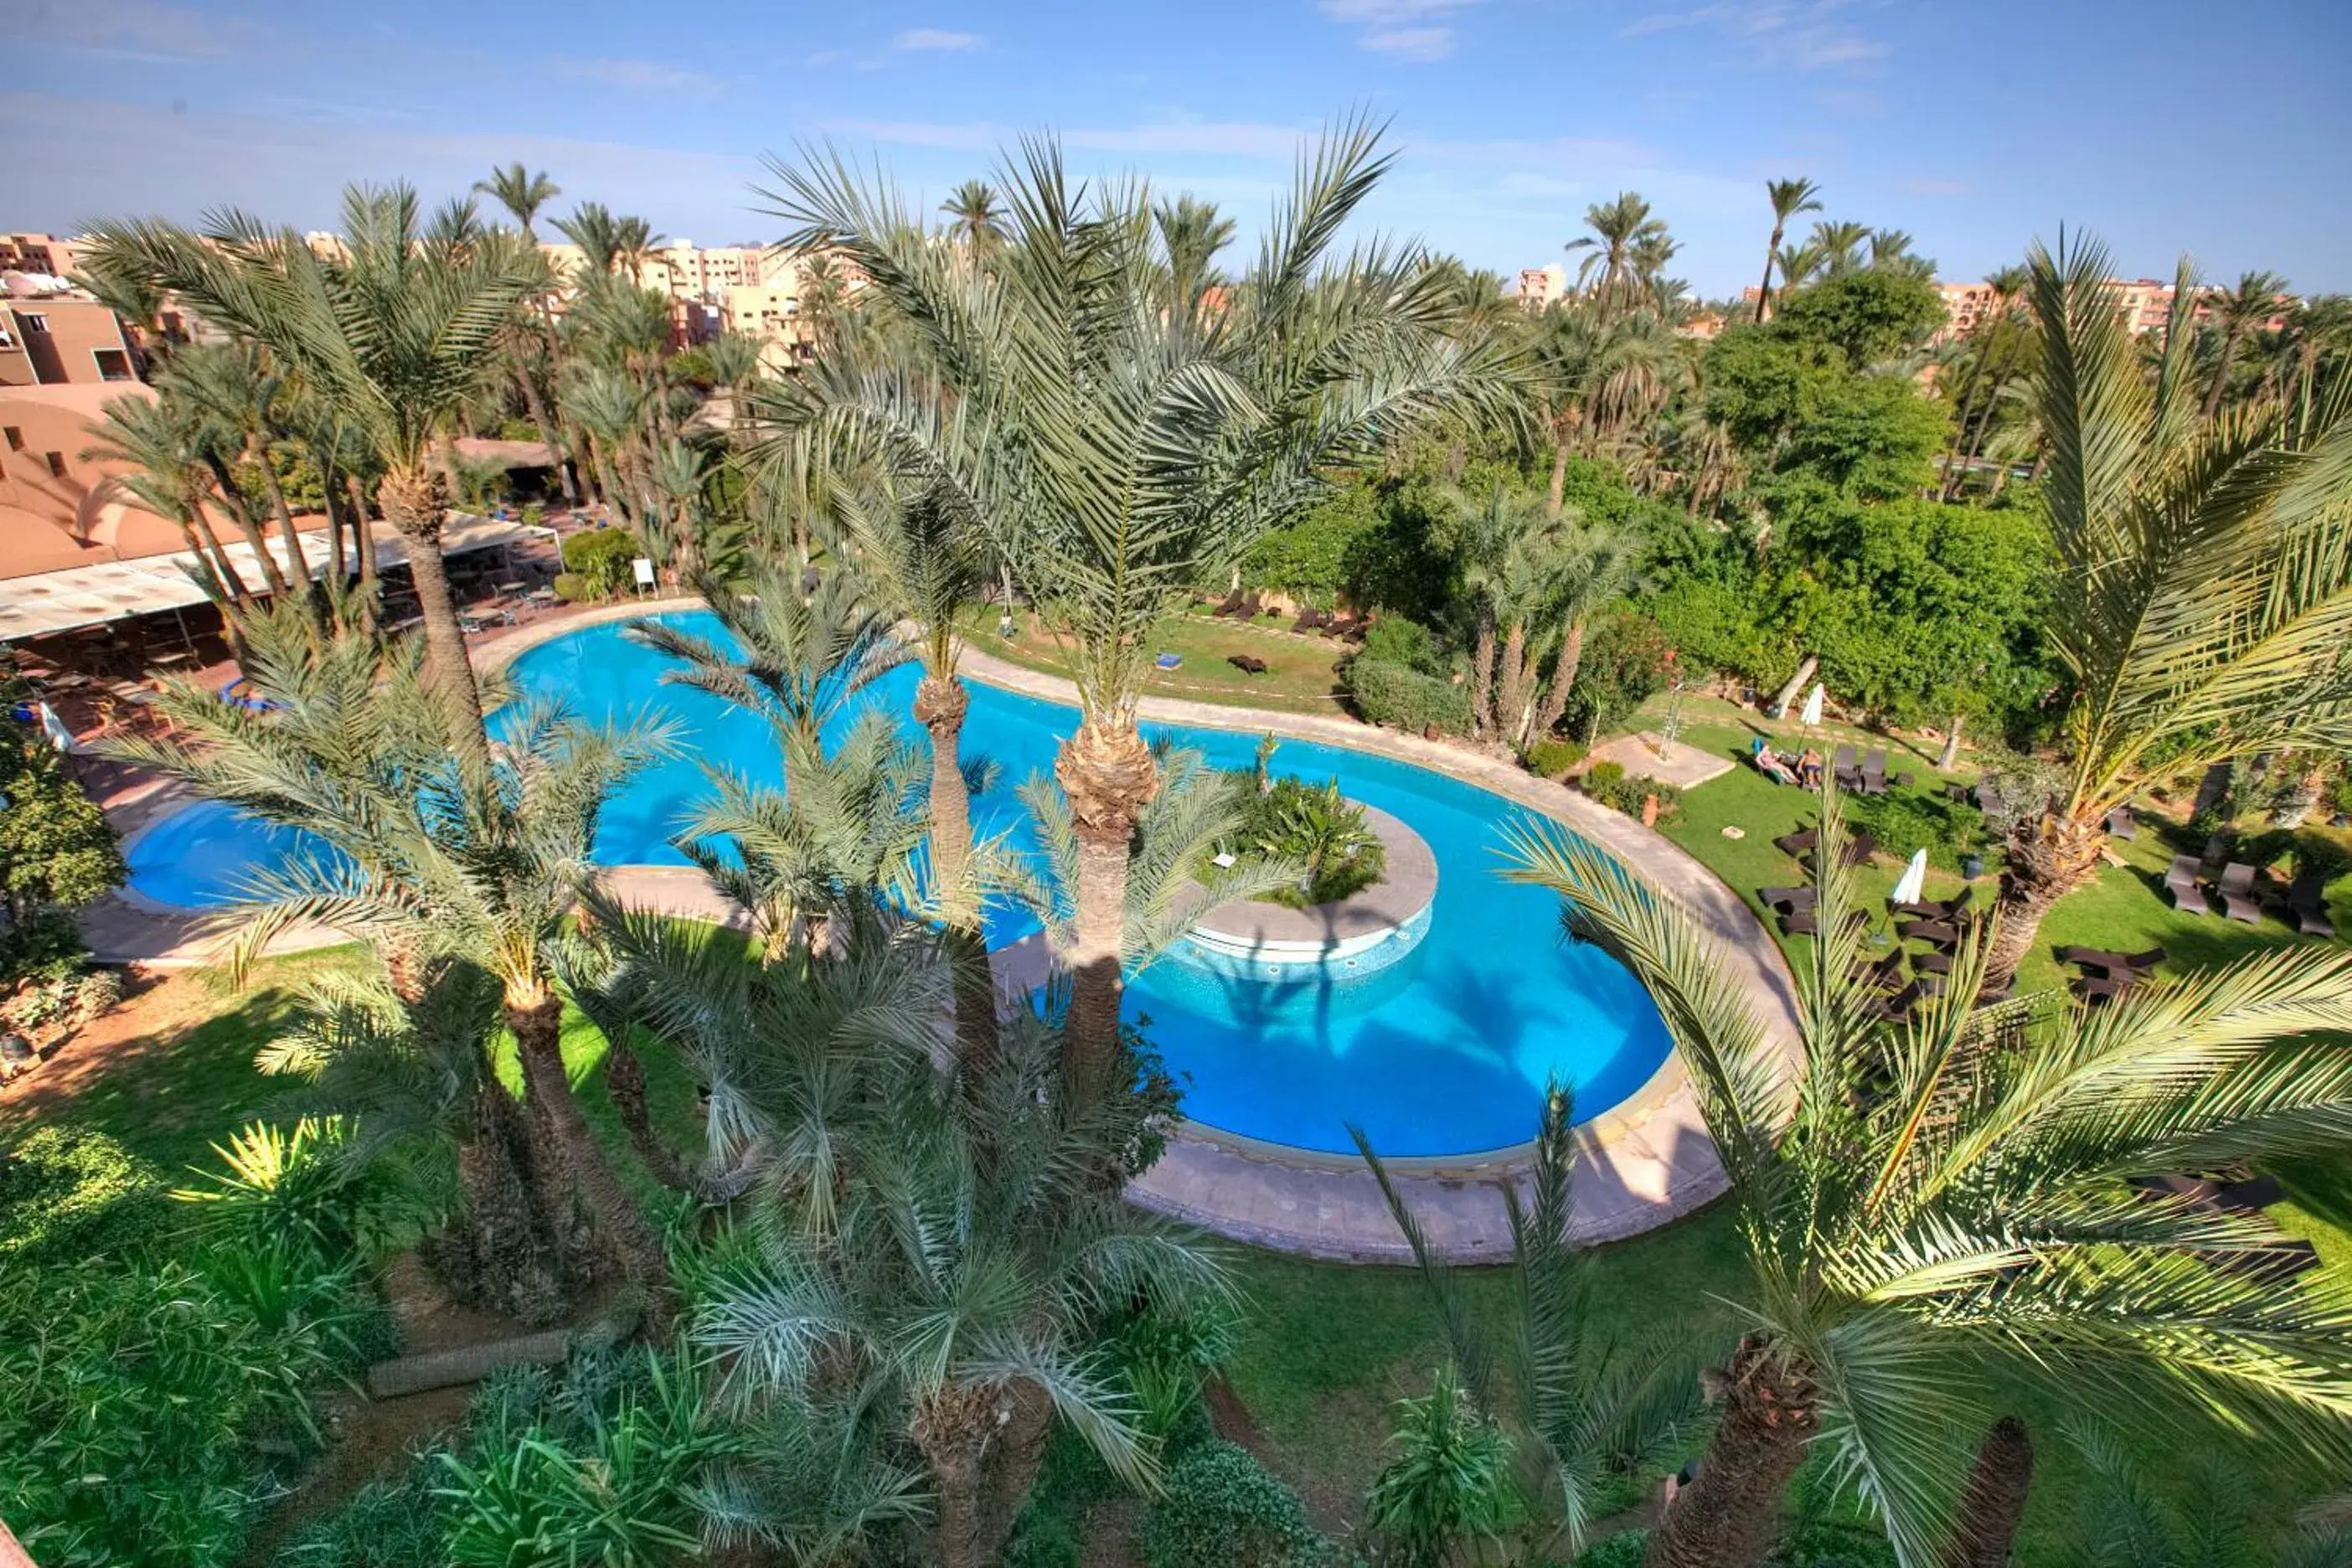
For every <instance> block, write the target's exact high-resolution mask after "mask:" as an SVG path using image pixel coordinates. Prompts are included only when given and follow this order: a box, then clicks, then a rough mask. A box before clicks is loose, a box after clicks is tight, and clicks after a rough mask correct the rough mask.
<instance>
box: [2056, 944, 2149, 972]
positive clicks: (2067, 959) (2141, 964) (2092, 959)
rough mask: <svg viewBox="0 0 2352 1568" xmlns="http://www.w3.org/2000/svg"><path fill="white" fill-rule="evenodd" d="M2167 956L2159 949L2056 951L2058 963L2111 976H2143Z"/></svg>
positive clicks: (2073, 949) (2070, 948)
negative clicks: (2075, 965)
mask: <svg viewBox="0 0 2352 1568" xmlns="http://www.w3.org/2000/svg"><path fill="white" fill-rule="evenodd" d="M2167 956H2168V954H2167V953H2166V952H2165V951H2164V949H2162V948H2160V947H2151V948H2149V949H2148V950H2147V952H2108V951H2107V950H2106V949H2105V948H2103V947H2062V948H2060V949H2059V950H2058V962H2059V963H2072V964H2077V965H2080V966H2081V967H2083V968H2084V969H2104V970H2105V971H2106V972H2107V973H2108V974H2109V975H2111V976H2113V975H2117V974H2119V973H2130V974H2133V975H2138V976H2145V975H2146V974H2147V972H2148V971H2150V970H2152V969H2154V968H2155V967H2156V966H2157V965H2158V964H2159V963H2163V962H2164V961H2165V959H2166V957H2167Z"/></svg>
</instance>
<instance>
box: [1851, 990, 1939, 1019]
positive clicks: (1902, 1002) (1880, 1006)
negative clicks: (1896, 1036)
mask: <svg viewBox="0 0 2352 1568" xmlns="http://www.w3.org/2000/svg"><path fill="white" fill-rule="evenodd" d="M1927 994H1928V993H1927V984H1926V983H1925V982H1923V981H1918V980H1914V981H1913V982H1911V984H1908V985H1906V986H1905V987H1904V988H1903V989H1902V990H1900V991H1897V992H1896V993H1895V994H1894V995H1892V996H1881V997H1876V998H1874V999H1873V1000H1871V1001H1869V1002H1865V1003H1864V1004H1863V1011H1864V1012H1866V1013H1868V1014H1869V1015H1870V1016H1873V1017H1874V1018H1883V1019H1885V1021H1886V1022H1888V1023H1890V1024H1900V1023H1903V1022H1905V1021H1906V1020H1907V1019H1908V1018H1909V1017H1910V1016H1911V1009H1913V1008H1914V1007H1916V1006H1917V1005H1919V1003H1920V1000H1921V999H1922V998H1923V997H1925V996H1926V995H1927Z"/></svg>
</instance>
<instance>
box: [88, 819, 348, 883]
mask: <svg viewBox="0 0 2352 1568" xmlns="http://www.w3.org/2000/svg"><path fill="white" fill-rule="evenodd" d="M324 848H325V846H324V845H322V844H321V843H320V841H319V840H317V839H315V838H313V837H310V835H309V834H307V833H304V832H302V831H301V830H300V829H299V828H294V827H280V826H277V825H276V824H274V823H268V822H261V821H258V820H257V819H256V818H253V817H250V816H247V815H246V814H245V813H243V812H241V811H239V810H237V809H236V807H235V806H233V805H222V804H221V803H220V802H218V801H216V800H200V801H197V802H196V803H195V804H194V805H186V806H182V807H181V808H180V809H178V810H176V811H173V812H171V813H170V814H168V815H167V816H163V817H162V818H161V819H159V820H158V821H156V822H154V823H152V824H151V825H150V826H146V827H143V828H142V829H140V831H139V832H137V833H135V834H133V835H132V836H131V841H130V843H128V844H126V845H125V846H123V858H124V859H126V860H128V861H129V862H130V863H131V889H132V890H133V891H135V892H138V893H140V894H142V895H144V896H145V897H147V898H150V899H152V900H155V901H156V902H158V903H163V904H175V905H178V906H179V907H181V908H183V909H204V908H206V907H209V906H211V905H214V904H226V903H233V902H235V901H236V900H238V899H241V898H244V897H245V896H246V895H247V892H248V891H250V889H251V888H252V885H253V879H254V877H255V875H256V874H257V873H258V872H261V871H265V870H268V869H269V868H272V867H277V866H283V865H285V864H286V863H287V862H288V861H289V860H291V859H293V858H296V857H297V856H299V855H300V854H302V853H304V852H305V851H308V852H310V853H312V854H317V853H319V852H320V851H321V850H323V849H324Z"/></svg>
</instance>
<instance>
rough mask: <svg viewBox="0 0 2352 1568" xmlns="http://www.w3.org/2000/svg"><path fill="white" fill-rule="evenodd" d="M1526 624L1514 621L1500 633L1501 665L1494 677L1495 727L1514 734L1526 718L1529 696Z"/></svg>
mask: <svg viewBox="0 0 2352 1568" xmlns="http://www.w3.org/2000/svg"><path fill="white" fill-rule="evenodd" d="M1527 648H1528V628H1527V626H1525V625H1524V624H1521V623H1516V622H1515V623H1514V624H1513V625H1512V626H1511V629H1510V630H1509V631H1507V632H1506V633H1504V634H1503V668H1502V673H1501V675H1500V677H1499V678H1498V679H1496V694H1495V709H1496V713H1495V720H1496V729H1497V730H1498V731H1501V730H1508V731H1511V732H1512V733H1513V734H1516V733H1517V731H1518V730H1519V728H1520V727H1521V726H1522V725H1524V724H1525V723H1526V721H1527V709H1528V696H1529V695H1530V694H1529V692H1528V668H1527V666H1528V656H1527Z"/></svg>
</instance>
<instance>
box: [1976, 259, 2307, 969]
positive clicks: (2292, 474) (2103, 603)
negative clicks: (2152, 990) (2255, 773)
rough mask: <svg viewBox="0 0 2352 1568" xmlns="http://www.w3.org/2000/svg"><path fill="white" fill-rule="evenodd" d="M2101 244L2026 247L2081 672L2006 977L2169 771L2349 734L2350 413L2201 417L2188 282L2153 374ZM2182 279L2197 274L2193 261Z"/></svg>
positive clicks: (2053, 487) (2029, 811) (2050, 634)
mask: <svg viewBox="0 0 2352 1568" xmlns="http://www.w3.org/2000/svg"><path fill="white" fill-rule="evenodd" d="M2107 265H2108V258H2107V254H2106V252H2105V249H2104V248H2102V247H2099V246H2098V245H2096V244H2095V243H2091V242H2087V241H2084V240H2079V239H2078V240H2075V241H2074V243H2073V244H2072V245H2063V244H2062V245H2061V247H2060V248H2059V250H2058V252H2057V253H2056V254H2055V255H2054V256H2053V255H2052V254H2050V253H2048V252H2046V251H2043V250H2042V249H2041V248H2040V247H2036V248H2035V249H2034V251H2033V252H2032V255H2031V257H2030V258H2028V262H2027V268H2028V270H2029V271H2030V272H2031V273H2032V284H2031V286H2030V294H2031V298H2032V305H2033V311H2034V316H2035V318H2036V322H2037V330H2038V335H2039V338H2040V348H2041V362H2042V363H2041V368H2040V372H2039V374H2038V376H2037V378H2036V382H2035V386H2034V394H2035V397H2036V400H2037V402H2038V405H2039V414H2040V419H2041V426H2042V437H2043V438H2044V440H2045V441H2046V442H2047V443H2048V457H2049V468H2048V475H2047V478H2046V479H2045V481H2044V485H2043V494H2044V496H2045V498H2046V504H2047V506H2048V509H2049V513H2050V524H2051V531H2052V532H2053V536H2054V538H2055V541H2056V544H2057V550H2058V556H2059V560H2060V563H2061V565H2062V569H2063V573H2064V574H2065V575H2064V584H2063V587H2062V588H2061V589H2060V591H2058V592H2056V593H2054V594H2053V595H2052V596H2051V600H2050V613H2049V616H2048V617H2047V618H2046V620H2045V622H2044V630H2043V635H2044V637H2047V638H2048V640H2049V644H2050V647H2052V648H2053V650H2054V651H2055V652H2056V653H2057V655H2058V657H2059V658H2062V659H2063V660H2064V661H2065V664H2066V667H2067V668H2068V670H2069V671H2070V672H2071V674H2072V675H2073V677H2074V695H2073V697H2072V700H2070V701H2069V703H2068V705H2067V707H2066V710H2065V715H2064V718H2063V722H2062V726H2061V730H2060V733H2061V734H2062V736H2063V745H2064V748H2065V752H2066V756H2065V769H2066V771H2065V775H2064V780H2063V786H2062V788H2061V790H2060V792H2059V793H2057V794H2054V795H2052V796H2051V797H2050V798H2049V799H2048V800H2046V801H2034V802H2031V803H2028V805H2027V807H2026V808H2025V809H2024V810H2022V811H2021V812H2020V813H2019V814H2018V816H2016V818H2015V819H2014V821H2013V822H2012V823H2011V826H2010V827H2009V830H2008V856H2007V861H2008V863H2007V865H2006V867H2005V868H2004V869H2003V870H2002V873H2001V892H2000V922H1999V924H1998V926H1997V927H1996V930H1995V933H1994V936H1993V939H1992V962H1991V964H1990V972H1991V975H1992V979H1993V981H1994V983H1995V984H2000V983H2003V982H2006V981H2007V980H2008V979H2009V978H2010V977H2011V976H2012V975H2014V974H2015V973H2017V968H2018V965H2019V964H2020V963H2022V962H2023V960H2024V958H2025V955H2026V953H2027V952H2030V951H2031V950H2032V946H2033V942H2034V937H2035V933H2036V932H2037V931H2039V929H2040V927H2041V923H2042V916H2043V915H2044V914H2045V913H2047V912H2048V911H2049V909H2050V907H2051V906H2052V905H2053V904H2054V903H2056V902H2057V901H2058V900H2060V899H2061V898H2063V897H2064V896H2065V895H2066V894H2067V893H2068V892H2070V891H2072V890H2073V889H2075V888H2077V887H2080V886H2081V885H2082V884H2083V883H2084V881H2086V880H2088V879H2090V878H2091V877H2093V876H2094V875H2095V874H2096V873H2097V870H2098V868H2099V863H2100V859H2099V852H2100V849H2101V847H2103V846H2104V845H2105V842H2106V835H2105V826H2104V825H2105V821H2106V817H2107V814H2108V813H2109V812H2110V811H2112V810H2114V809H2115V808H2116V806H2119V805H2124V804H2126V802H2128V801H2129V800H2131V799H2132V798H2133V796H2134V795H2137V794H2138V793H2139V792H2140V791H2141V790H2142V789H2143V788H2144V787H2146V786H2147V784H2150V783H2151V782H2153V781H2156V780H2158V779H2163V778H2171V777H2180V776H2188V775H2191V774H2194V773H2199V772H2200V771H2201V770H2203V769H2205V768H2207V767H2210V766H2211V765H2213V764H2216V763H2224V762H2229V761H2231V760H2234V759H2237V758H2242V757H2246V756H2251V755H2252V754H2254V753H2256V752H2275V751H2284V750H2289V749H2299V748H2303V747H2306V746H2318V747H2330V746H2333V747H2338V748H2340V747H2341V745H2342V743H2343V739H2344V736H2345V726H2346V723H2347V720H2352V689H2347V686H2346V685H2345V683H2344V680H2343V678H2342V674H2341V671H2340V669H2339V668H2338V664H2337V658H2336V650H2338V649H2340V648H2341V647H2344V646H2345V645H2346V643H2347V639H2352V508H2347V507H2346V506H2345V505H2344V501H2345V500H2346V498H2347V496H2352V422H2347V421H2346V420H2345V418H2344V417H2343V413H2344V409H2343V407H2342V402H2341V400H2336V402H2334V403H2332V404H2331V405H2327V406H2326V407H2322V408H2319V409H2316V410H2315V411H2313V412H2312V413H2311V414H2310V415H2309V416H2305V415H2303V414H2301V413H2296V412H2292V411H2287V410H2284V409H2280V408H2277V407H2274V406H2273V407H2271V408H2266V409H2248V410H2242V411H2240V412H2239V413H2237V414H2235V415H2231V416H2224V417H2221V418H2217V419H2214V420H2210V421H2206V422H2205V423H2204V425H2203V426H2202V427H2201V428H2191V426H2192V425H2193V424H2195V420H2194V419H2193V416H2192V412H2191V408H2190V402H2189V400H2190V397H2191V393H2190V392H2189V375H2190V374H2191V364H2190V358H2189V349H2190V343H2191V342H2192V337H2193V334H2192V331H2191V329H2190V325H2189V311H2190V310H2192V309H2193V304H2192V301H2193V298H2194V296H2193V291H2191V290H2189V289H2181V290H2179V291H2177V292H2176V295H2175V303H2174V307H2173V321H2172V325H2171V327H2170V328H2169V329H2168V331H2167V334H2166V340H2165V342H2164V345H2163V351H2162V356H2161V361H2160V363H2159V366H2158V374H2157V376H2156V378H2155V381H2154V383H2153V384H2150V382H2149V381H2148V379H2147V378H2146V377H2144V376H2143V375H2142V374H2141V373H2140V368H2139V364H2138V355H2137V346H2136V344H2135V343H2134V342H2133V339H2132V336H2131V334H2130V333H2129V332H2128V331H2126V329H2125V328H2124V326H2123V324H2122V322H2121V321H2120V320H2119V319H2118V317H2117V314H2116V310H2115V304H2114V299H2113V296H2112V293H2111V292H2110V290H2109V289H2108V288H2107V286H2106V283H2105V277H2106V274H2105V271H2103V270H2102V268H2105V267H2106V266H2107ZM2183 281H2184V282H2187V281H2188V279H2186V277H2184V279H2183Z"/></svg>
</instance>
